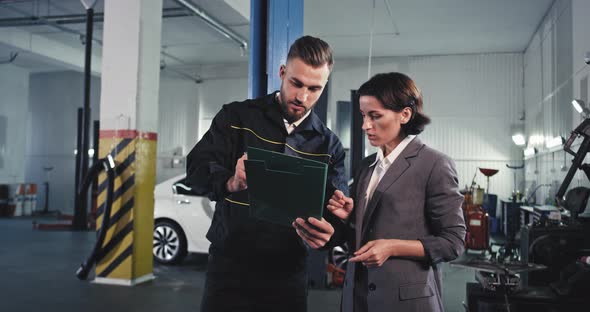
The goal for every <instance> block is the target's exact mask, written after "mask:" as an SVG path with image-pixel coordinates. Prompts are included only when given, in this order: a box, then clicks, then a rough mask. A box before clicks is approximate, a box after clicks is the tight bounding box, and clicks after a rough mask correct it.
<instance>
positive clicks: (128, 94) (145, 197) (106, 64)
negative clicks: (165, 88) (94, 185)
mask: <svg viewBox="0 0 590 312" xmlns="http://www.w3.org/2000/svg"><path fill="white" fill-rule="evenodd" d="M161 32H162V0H107V1H105V12H104V30H103V50H102V89H101V103H100V144H99V157H101V158H103V157H105V156H106V155H107V154H111V155H112V156H113V157H114V158H115V162H116V164H117V167H116V172H117V178H116V180H115V196H114V197H115V198H114V202H113V207H112V211H111V222H110V224H109V225H108V226H109V229H108V232H107V236H106V240H105V245H104V247H103V248H105V249H106V250H105V252H104V253H103V254H102V257H101V259H99V262H98V263H97V265H96V280H95V281H96V282H98V283H107V284H119V285H135V284H137V283H141V282H143V281H147V280H150V279H152V278H153V274H152V266H153V263H152V244H153V241H152V235H153V233H152V231H153V227H154V220H153V215H154V213H153V210H154V192H153V191H154V186H155V176H156V172H155V171H156V139H157V130H158V92H159V81H160V47H161ZM105 179H106V177H105V176H104V175H103V176H101V177H99V196H98V200H97V202H98V206H99V207H101V206H102V204H103V203H104V202H105V195H106V194H105V193H106V191H105V189H106V181H105ZM103 210H104V207H103V208H102V209H99V214H98V215H99V216H98V217H97V230H98V229H99V228H100V227H101V222H102V215H100V212H102V211H103Z"/></svg>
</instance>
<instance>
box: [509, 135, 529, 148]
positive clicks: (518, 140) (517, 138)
mask: <svg viewBox="0 0 590 312" xmlns="http://www.w3.org/2000/svg"><path fill="white" fill-rule="evenodd" d="M512 141H513V142H514V144H516V145H518V146H523V145H525V144H526V140H525V138H524V135H522V134H521V133H517V134H515V135H513V136H512Z"/></svg>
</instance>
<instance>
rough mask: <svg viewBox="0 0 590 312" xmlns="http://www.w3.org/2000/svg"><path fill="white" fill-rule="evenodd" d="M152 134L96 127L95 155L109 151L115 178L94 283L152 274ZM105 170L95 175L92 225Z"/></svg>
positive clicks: (131, 280)
mask: <svg viewBox="0 0 590 312" xmlns="http://www.w3.org/2000/svg"><path fill="white" fill-rule="evenodd" d="M156 143H157V134H156V133H153V132H139V131H136V130H101V131H100V142H99V157H100V158H103V157H106V156H107V155H108V154H111V155H112V157H113V158H114V159H115V163H116V167H115V172H116V178H115V189H114V197H113V206H112V208H111V215H110V222H109V225H108V231H107V232H106V237H105V241H104V244H103V246H102V250H103V251H102V252H101V253H100V254H99V257H98V261H97V264H96V278H95V282H97V283H103V284H118V285H135V284H138V283H141V282H144V281H148V280H151V279H153V278H154V276H153V273H152V268H153V262H152V261H153V260H152V259H153V258H152V246H153V228H154V186H155V178H156ZM106 186H107V183H106V174H105V173H102V174H101V175H100V176H99V188H98V199H97V205H98V207H99V208H98V211H97V220H96V230H97V231H98V230H99V229H100V227H101V226H102V219H103V213H104V203H105V200H106Z"/></svg>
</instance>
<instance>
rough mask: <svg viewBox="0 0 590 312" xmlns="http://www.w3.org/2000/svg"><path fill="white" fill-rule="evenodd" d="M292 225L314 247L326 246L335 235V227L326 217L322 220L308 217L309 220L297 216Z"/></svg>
mask: <svg viewBox="0 0 590 312" xmlns="http://www.w3.org/2000/svg"><path fill="white" fill-rule="evenodd" d="M292 225H293V227H294V228H295V231H297V235H299V237H301V239H303V240H304V241H305V242H306V243H307V244H308V245H309V246H310V247H311V248H313V249H318V248H321V247H324V246H325V245H326V244H327V243H328V241H329V240H330V238H331V237H332V235H334V227H333V226H332V224H330V222H328V221H326V219H324V218H322V220H321V221H320V220H318V219H316V218H313V217H310V218H307V222H306V221H305V220H303V219H302V218H297V219H296V220H295V222H293V223H292Z"/></svg>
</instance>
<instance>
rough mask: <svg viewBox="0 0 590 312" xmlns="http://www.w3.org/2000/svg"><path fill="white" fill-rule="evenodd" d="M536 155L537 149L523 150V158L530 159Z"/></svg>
mask: <svg viewBox="0 0 590 312" xmlns="http://www.w3.org/2000/svg"><path fill="white" fill-rule="evenodd" d="M536 153H537V149H536V148H534V147H529V148H526V149H525V150H524V156H525V157H530V156H533V155H535V154H536Z"/></svg>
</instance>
